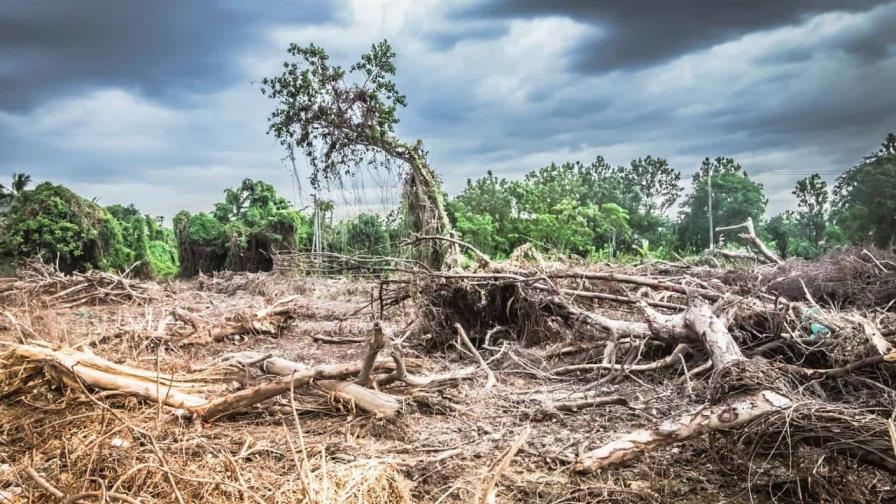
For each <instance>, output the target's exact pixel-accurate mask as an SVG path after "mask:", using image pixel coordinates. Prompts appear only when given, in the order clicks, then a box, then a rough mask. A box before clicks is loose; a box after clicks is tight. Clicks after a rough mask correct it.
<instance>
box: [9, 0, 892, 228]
mask: <svg viewBox="0 0 896 504" xmlns="http://www.w3.org/2000/svg"><path fill="white" fill-rule="evenodd" d="M384 38H387V39H388V40H389V41H390V42H391V43H392V45H393V47H394V48H395V50H396V52H397V53H398V61H397V64H398V83H399V86H400V89H401V90H402V92H404V94H406V95H407V97H408V103H409V106H408V107H407V109H405V110H403V111H401V118H402V122H401V124H400V125H399V134H400V136H402V137H403V138H407V139H412V138H422V139H423V140H424V142H425V144H426V146H427V147H428V149H429V151H430V158H431V161H432V163H433V165H434V166H435V167H436V169H437V170H438V171H439V173H440V174H441V175H442V177H443V179H444V182H445V185H446V188H447V190H448V191H449V192H450V193H452V194H454V193H456V192H457V191H459V190H460V189H462V187H463V185H464V183H465V181H466V179H467V178H468V177H477V176H480V175H482V174H483V173H484V172H485V171H486V170H487V169H491V170H493V171H494V172H495V173H497V174H499V175H502V176H506V177H510V178H513V177H519V176H521V174H523V173H525V172H526V171H529V170H532V169H535V168H538V167H540V166H543V165H545V164H547V163H549V162H551V161H557V162H561V161H566V160H583V161H589V160H591V159H593V158H594V157H595V156H596V155H603V156H604V157H606V158H607V160H608V161H610V162H611V163H613V164H627V163H628V162H629V161H630V160H631V159H632V158H635V157H639V156H643V155H647V154H653V155H658V156H663V157H666V158H668V159H669V160H670V161H671V163H672V165H673V166H674V167H675V168H677V169H679V170H681V171H682V172H683V173H685V174H687V176H688V177H687V178H688V181H689V178H690V177H689V175H690V174H691V173H692V172H693V171H694V170H695V169H696V167H697V166H698V165H699V162H700V160H701V159H702V158H703V157H706V156H711V157H714V156H717V155H728V156H733V157H735V158H736V159H737V160H738V161H740V162H741V163H742V164H743V165H744V167H745V168H746V169H747V171H748V172H749V173H750V174H752V175H754V176H755V177H756V178H757V179H758V180H759V181H760V182H762V183H763V184H765V186H766V188H767V190H768V193H769V197H770V199H771V204H770V212H777V211H779V210H781V209H783V208H787V207H789V206H791V205H792V200H791V195H790V190H791V188H792V187H793V184H794V182H795V180H796V179H798V178H801V177H803V176H805V175H806V174H807V173H810V172H813V171H818V172H821V173H823V174H825V178H827V179H828V180H832V179H833V178H834V177H835V175H834V174H833V172H836V171H840V170H843V169H845V168H848V167H849V166H851V165H853V164H855V163H856V162H857V161H858V160H860V159H861V156H862V155H864V154H867V153H868V152H870V151H872V150H874V149H875V148H877V147H878V144H879V143H880V141H881V140H882V138H883V137H884V135H885V133H886V132H887V131H893V130H896V92H894V89H896V2H874V1H863V0H842V1H838V0H829V1H825V0H819V1H793V0H790V1H780V0H751V1H741V0H728V1H717V2H710V1H704V0H685V1H672V0H652V1H646V0H645V1H637V0H635V1H627V2H610V1H600V0H597V1H585V0H581V1H563V0H554V1H518V2H498V1H493V0H476V1H451V2H448V1H438V0H407V1H373V0H357V1H346V2H341V1H334V2H331V3H325V2H321V1H304V2H303V1H287V0H282V1H265V2H248V1H246V2H227V1H220V0H208V1H189V2H187V1H152V2H150V1H142V2H137V1H132V2H125V1H120V0H105V1H96V0H80V1H77V2H76V1H41V0H2V2H0V177H2V178H4V179H5V178H7V177H8V175H9V174H11V173H12V172H27V173H30V174H32V175H33V177H34V179H35V180H38V181H40V180H52V181H54V182H58V183H63V184H65V185H69V186H71V187H72V188H74V189H75V190H76V191H78V192H79V193H81V194H83V195H85V196H87V197H98V198H99V200H100V202H101V203H103V204H112V203H135V204H136V205H137V206H138V207H140V208H141V209H142V210H144V211H145V212H148V213H151V214H161V215H165V216H168V217H170V216H172V215H173V214H174V213H176V212H177V211H178V210H180V209H188V210H191V211H198V210H207V209H209V208H210V207H211V204H212V202H214V201H217V200H218V199H220V196H221V192H222V190H223V189H224V188H225V187H228V186H232V185H236V184H238V183H239V181H240V180H241V179H243V178H245V177H252V178H261V179H265V180H269V181H271V182H273V183H275V184H276V185H277V186H278V187H279V188H280V189H281V190H282V192H283V193H284V194H285V195H287V196H288V197H289V198H290V199H294V198H296V197H297V191H296V189H295V187H294V185H293V184H291V182H290V176H289V172H288V171H287V168H286V166H285V165H284V163H283V161H282V158H283V155H284V153H283V151H282V148H281V147H280V146H279V145H278V144H277V143H276V142H275V141H274V139H273V138H271V137H270V136H267V135H266V134H265V131H266V116H267V115H268V113H269V112H270V111H271V109H272V105H273V104H272V103H270V102H269V101H268V100H267V99H266V98H264V97H263V96H262V95H261V92H260V89H259V86H258V84H257V81H259V80H260V79H261V78H263V77H265V76H269V75H273V74H274V73H276V72H277V71H278V66H279V64H280V63H281V62H282V61H283V59H284V57H285V56H286V53H285V49H286V47H287V45H288V44H289V43H290V42H298V43H300V44H307V43H309V42H314V43H315V44H318V45H320V46H323V47H324V48H326V49H327V50H328V51H330V53H331V54H332V56H333V58H334V59H335V60H336V61H337V62H339V63H342V64H344V65H346V66H348V65H350V64H351V63H352V62H353V61H354V60H355V59H356V58H357V56H358V55H359V54H360V53H361V52H363V51H364V50H366V49H367V48H368V47H369V46H370V44H371V43H372V42H375V41H379V40H381V39H384ZM302 167H303V165H301V164H300V169H301V168H302ZM381 185H389V183H386V182H376V183H371V184H367V185H366V186H365V187H367V189H366V190H358V191H356V192H355V193H354V194H353V195H352V196H349V197H346V198H345V201H348V202H352V203H353V204H355V206H356V207H357V206H359V205H358V201H359V200H363V201H365V202H369V203H371V206H372V207H374V208H376V207H377V196H375V195H373V194H372V193H375V192H376V188H377V187H378V186H381ZM379 206H383V204H382V202H380V204H379Z"/></svg>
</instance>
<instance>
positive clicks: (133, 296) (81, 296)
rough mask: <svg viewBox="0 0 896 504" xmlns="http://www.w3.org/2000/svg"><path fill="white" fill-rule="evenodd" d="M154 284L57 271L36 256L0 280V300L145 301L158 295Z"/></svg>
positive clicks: (60, 304) (61, 303) (63, 304)
mask: <svg viewBox="0 0 896 504" xmlns="http://www.w3.org/2000/svg"><path fill="white" fill-rule="evenodd" d="M160 294H161V289H159V287H158V285H156V284H153V283H149V282H141V281H137V280H132V279H129V278H127V276H126V274H125V275H116V274H113V273H106V272H104V271H97V270H94V271H90V272H87V273H78V272H74V273H72V274H70V275H66V274H63V273H61V272H60V271H59V270H58V269H56V267H54V266H53V265H50V264H46V263H44V262H41V261H39V260H35V261H31V262H29V263H28V264H27V265H25V266H23V267H21V268H19V270H18V276H17V278H16V279H15V280H13V279H3V281H2V282H0V301H2V302H3V304H8V305H13V304H15V305H24V304H28V303H33V304H37V305H38V306H43V307H56V308H72V307H76V306H83V305H98V304H123V303H130V302H137V303H146V302H148V301H149V300H151V299H153V298H155V297H157V296H159V295H160Z"/></svg>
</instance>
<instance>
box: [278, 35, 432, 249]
mask: <svg viewBox="0 0 896 504" xmlns="http://www.w3.org/2000/svg"><path fill="white" fill-rule="evenodd" d="M288 52H289V54H290V56H292V57H293V58H294V59H293V60H292V61H286V62H284V63H283V71H282V72H281V73H280V74H279V75H276V76H274V77H270V78H265V79H263V80H262V92H263V93H264V94H265V96H268V97H269V98H271V99H272V100H274V101H275V102H276V107H275V109H274V111H273V112H272V113H271V115H270V117H269V128H268V132H269V133H271V134H273V135H274V136H276V137H277V139H278V140H279V141H280V143H281V144H282V145H283V146H284V147H285V148H286V150H287V152H288V154H289V156H290V157H293V156H294V153H295V151H299V152H301V153H303V154H304V155H305V157H306V158H307V159H308V161H309V163H310V165H311V175H310V178H311V185H312V187H314V188H319V187H320V186H321V183H323V182H335V183H337V184H341V183H342V182H343V179H344V178H346V177H354V176H356V175H357V174H358V173H359V170H361V169H363V168H364V167H365V166H366V167H367V168H373V169H385V170H392V169H395V168H406V169H407V171H406V177H405V182H404V196H403V202H404V204H405V212H406V216H405V218H406V219H407V221H408V222H409V224H410V226H411V228H412V229H413V231H414V232H417V233H420V234H425V235H444V234H447V232H448V230H449V229H450V222H449V221H448V216H447V213H446V210H445V201H444V197H443V196H442V191H441V189H440V182H439V180H438V178H437V176H436V174H435V172H434V171H433V170H432V168H430V166H429V164H428V162H427V161H426V154H427V153H426V151H425V150H424V148H423V144H422V142H421V141H419V140H418V141H416V142H413V143H407V142H403V141H401V140H399V139H398V137H397V136H396V135H395V125H396V124H398V114H397V111H398V108H399V107H404V106H405V105H406V99H405V96H404V95H402V94H401V93H400V92H399V91H398V87H397V86H396V84H395V82H394V81H393V78H394V76H395V72H396V68H395V63H394V59H395V52H394V51H393V50H392V47H391V46H390V45H389V43H388V42H387V41H385V40H384V41H382V42H380V43H377V44H374V45H373V46H372V47H371V48H370V51H369V52H366V53H364V54H362V55H361V59H360V61H358V62H357V63H355V64H354V65H352V66H351V68H350V69H349V71H348V72H346V71H345V70H344V69H343V68H342V67H340V66H338V65H333V64H332V63H331V62H330V57H329V55H328V54H327V53H326V51H324V50H323V49H322V48H320V47H318V46H315V45H314V44H310V45H308V46H305V47H303V46H299V45H297V44H291V45H290V46H289V50H288ZM441 248H442V244H441V243H438V244H436V246H434V247H433V248H432V249H431V250H429V251H428V252H427V253H426V257H425V258H424V259H425V260H426V261H427V262H429V263H430V264H433V265H436V264H440V263H441V259H442V252H441Z"/></svg>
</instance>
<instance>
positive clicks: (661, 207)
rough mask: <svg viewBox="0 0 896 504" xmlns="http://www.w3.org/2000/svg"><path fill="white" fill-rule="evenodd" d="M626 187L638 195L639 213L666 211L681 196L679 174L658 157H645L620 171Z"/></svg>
mask: <svg viewBox="0 0 896 504" xmlns="http://www.w3.org/2000/svg"><path fill="white" fill-rule="evenodd" d="M621 174H622V180H623V181H624V182H625V184H626V186H627V187H631V188H634V189H636V190H637V191H638V192H639V193H640V198H639V200H640V208H639V209H638V210H639V211H640V212H642V213H644V214H645V215H654V214H656V213H662V212H665V211H666V210H668V209H669V208H670V207H671V206H672V205H674V204H675V202H676V201H678V198H679V197H680V196H681V191H682V188H681V185H680V183H681V173H680V172H678V171H677V170H675V169H673V168H672V167H671V166H669V162H668V161H667V160H665V159H663V158H660V157H653V156H647V157H644V158H638V159H635V160H633V161H632V162H631V165H630V166H629V168H627V169H624V168H623V169H621Z"/></svg>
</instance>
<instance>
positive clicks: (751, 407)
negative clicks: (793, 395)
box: [575, 390, 793, 472]
mask: <svg viewBox="0 0 896 504" xmlns="http://www.w3.org/2000/svg"><path fill="white" fill-rule="evenodd" d="M792 405H793V402H792V401H791V400H790V399H789V398H787V397H785V396H783V395H781V394H779V393H777V392H775V391H772V390H762V391H759V392H756V393H754V394H748V395H742V396H738V397H732V398H730V399H729V400H727V401H725V402H724V403H723V404H717V405H714V406H703V407H701V408H699V409H698V410H697V411H694V412H693V413H687V414H685V415H682V416H680V417H679V418H677V419H670V420H666V421H665V422H663V423H662V424H660V425H659V426H657V427H654V428H652V429H643V430H638V431H634V432H630V433H626V434H622V435H620V436H618V437H616V439H614V440H612V441H610V442H609V443H606V444H604V445H603V446H601V447H600V448H598V449H596V450H592V451H590V452H587V453H585V454H583V455H581V456H580V457H579V459H578V460H577V461H576V463H575V470H576V471H578V472H594V471H597V470H599V469H603V468H606V467H609V466H612V465H615V464H619V463H621V462H625V461H628V460H632V459H635V458H637V457H640V456H641V455H642V454H644V453H645V452H649V451H654V450H657V449H659V448H662V447H665V446H669V445H673V444H677V443H681V442H684V441H689V440H691V439H694V438H697V437H700V436H702V435H704V434H707V433H709V432H713V431H720V430H729V429H739V428H742V427H744V426H745V425H747V424H749V423H750V422H752V421H754V420H758V419H760V418H762V417H764V416H766V415H768V414H770V413H773V412H775V411H781V410H784V409H786V408H789V407H791V406H792Z"/></svg>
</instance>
